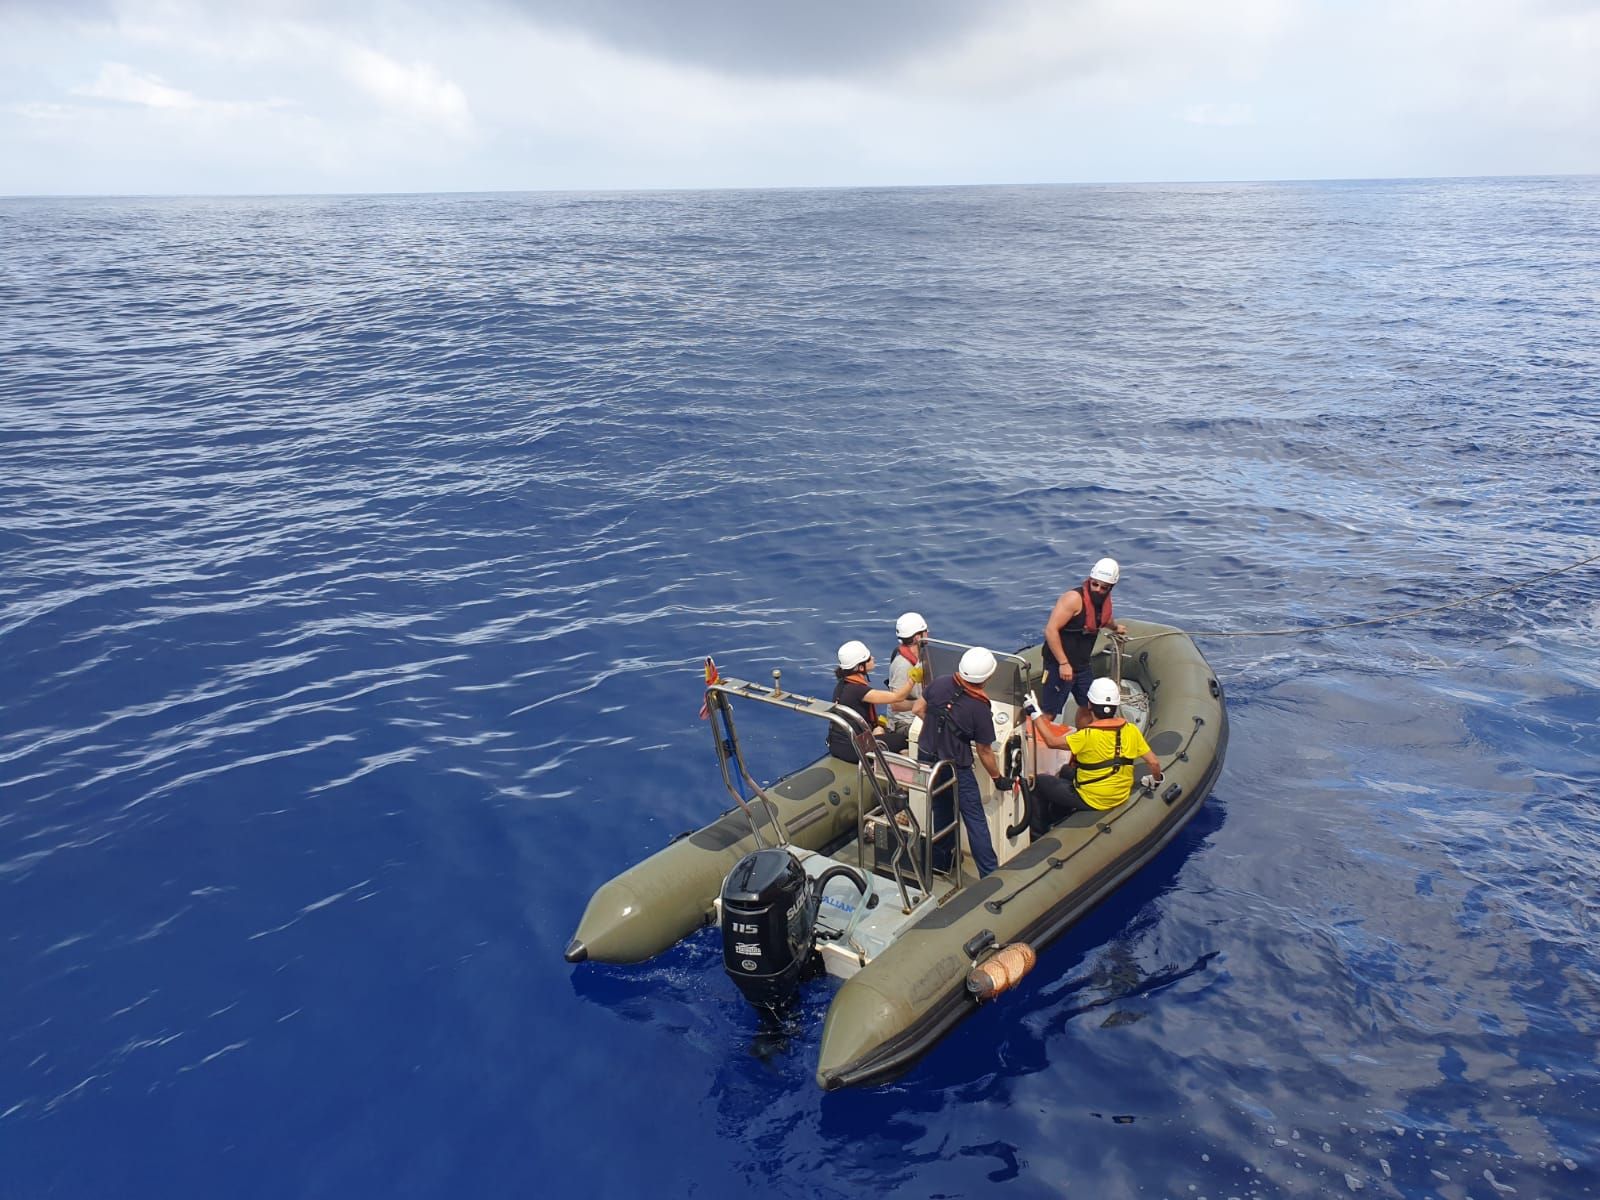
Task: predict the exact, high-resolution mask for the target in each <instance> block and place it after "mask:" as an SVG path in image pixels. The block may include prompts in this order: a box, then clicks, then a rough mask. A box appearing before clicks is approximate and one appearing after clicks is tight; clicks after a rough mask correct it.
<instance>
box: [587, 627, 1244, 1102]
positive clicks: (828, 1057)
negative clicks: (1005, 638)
mask: <svg viewBox="0 0 1600 1200" xmlns="http://www.w3.org/2000/svg"><path fill="white" fill-rule="evenodd" d="M1124 625H1125V626H1126V629H1127V633H1126V635H1125V636H1123V637H1120V638H1119V637H1112V636H1111V635H1109V634H1107V633H1102V634H1101V637H1100V641H1099V643H1098V644H1097V646H1096V652H1095V660H1094V668H1095V674H1096V675H1101V676H1109V677H1111V678H1114V679H1116V680H1117V681H1118V682H1119V684H1120V685H1121V690H1122V697H1123V709H1122V713H1123V716H1125V717H1126V718H1128V719H1129V720H1130V721H1132V722H1133V723H1134V724H1137V725H1138V726H1139V727H1140V728H1141V729H1142V730H1143V731H1144V734H1145V738H1146V740H1147V741H1148V742H1149V744H1150V747H1151V749H1152V750H1153V751H1154V752H1155V754H1156V756H1157V757H1158V759H1159V760H1160V762H1161V766H1162V777H1161V779H1160V781H1159V783H1157V782H1154V780H1153V777H1152V776H1151V774H1150V772H1149V769H1148V767H1147V766H1145V765H1144V764H1143V763H1140V764H1139V765H1138V766H1137V767H1136V773H1135V786H1134V790H1133V794H1132V795H1131V797H1130V798H1129V799H1128V800H1127V801H1126V802H1125V803H1123V804H1122V805H1120V806H1118V807H1117V808H1114V809H1110V810H1107V811H1097V812H1092V813H1091V812H1076V813H1073V814H1072V815H1071V816H1069V817H1067V818H1066V819H1064V820H1062V821H1059V822H1057V823H1055V824H1054V825H1052V826H1050V827H1049V828H1048V829H1047V831H1046V832H1045V833H1044V834H1043V835H1042V836H1034V835H1033V834H1032V833H1031V831H1030V821H1029V812H1028V806H1029V804H1030V802H1031V797H1030V794H1029V788H1028V786H1027V784H1026V783H1025V782H1024V783H1022V784H1020V785H1019V786H1017V787H1016V788H1014V789H1013V790H1012V791H1011V792H1008V793H1000V794H997V793H996V792H995V791H994V789H993V788H992V787H991V786H990V781H989V779H988V777H987V774H986V773H985V772H983V771H979V772H977V775H978V779H979V783H980V785H981V787H982V789H983V793H984V797H983V798H984V811H985V815H986V817H987V818H988V822H989V832H990V840H991V842H992V843H993V845H994V848H995V851H996V854H997V856H998V857H999V859H1000V868H999V869H998V870H997V871H994V872H993V873H991V874H990V875H988V876H987V877H984V878H982V879H980V878H978V877H977V874H976V872H975V870H974V869H973V866H972V859H971V857H970V855H969V854H968V853H967V851H966V846H965V833H964V830H963V829H962V825H961V821H960V819H959V817H957V818H956V819H954V820H952V821H950V822H949V823H948V824H947V825H946V826H944V827H943V828H934V827H933V825H934V823H933V822H932V820H931V819H930V818H931V814H932V813H933V811H934V805H933V804H931V803H930V797H931V796H937V794H938V793H939V792H940V791H941V789H946V788H950V789H953V788H954V772H953V768H952V767H951V765H950V764H949V763H947V762H940V763H936V764H932V765H929V764H923V763H920V762H918V761H917V759H916V754H915V747H916V743H915V736H916V733H917V729H916V728H915V726H914V727H913V729H912V730H911V733H912V738H913V741H912V746H911V749H910V751H909V752H908V753H907V754H905V755H896V754H890V753H887V752H886V751H884V750H883V749H882V747H881V743H879V742H878V741H877V740H876V739H874V738H873V736H872V733H871V731H870V730H868V729H867V728H866V727H865V724H864V722H861V721H860V720H858V719H857V718H856V717H855V715H854V714H853V713H851V712H849V711H848V710H844V709H840V708H836V707H835V706H834V705H832V704H831V703H829V702H827V701H825V700H819V699H816V698H813V697H808V696H803V695H799V694H796V693H793V692H786V691H785V690H784V689H783V687H782V683H781V679H778V678H777V677H776V676H774V683H773V684H771V685H766V684H757V683H751V682H746V681H743V680H738V679H731V678H724V677H722V676H721V675H720V674H719V673H718V672H717V671H716V669H715V667H714V666H713V665H712V664H711V662H710V660H709V659H708V660H707V672H706V674H707V680H706V708H705V715H706V716H707V717H708V718H709V719H710V721H711V725H712V731H713V735H714V738H713V740H714V744H715V749H716V754H717V759H718V762H719V764H720V766H721V770H722V776H723V781H724V784H725V785H726V787H727V789H728V791H729V792H730V793H731V795H732V798H733V800H734V804H733V806H732V807H731V808H729V809H728V810H727V811H726V812H724V813H723V814H722V815H721V816H720V817H719V818H718V819H716V820H714V821H712V822H711V823H710V824H708V825H706V826H705V827H704V828H702V829H700V830H698V831H696V832H695V833H692V834H689V835H687V836H685V837H682V838H680V839H679V840H676V841H674V842H673V843H672V844H670V845H668V846H666V847H665V848H663V849H662V850H660V851H658V852H657V853H656V854H654V855H652V856H651V857H649V858H647V859H645V860H644V861H643V862H641V863H638V864H637V865H635V866H632V867H629V868H628V869H627V870H625V871H623V872H622V873H621V874H620V875H618V876H616V877H615V878H614V879H612V880H610V881H609V882H607V883H605V884H602V885H601V887H600V888H599V890H597V891H596V892H595V893H594V895H593V897H592V898H591V899H590V901H589V904H588V907H587V908H586V909H585V911H584V914H583V917H582V919H581V920H580V921H579V923H578V928H577V931H576V932H575V934H574V936H573V938H572V940H571V942H570V943H569V944H568V946H567V949H566V957H567V960H568V961H569V962H573V963H581V962H585V961H588V962H603V963H632V962H640V961H643V960H645V959H647V958H650V957H652V956H653V955H656V954H659V953H661V952H662V951H664V950H666V949H668V948H669V947H671V946H672V945H674V944H675V943H677V942H678V941H679V940H681V939H682V938H685V937H688V936H689V935H691V934H693V933H694V932H695V931H697V930H699V929H701V928H704V927H705V926H707V925H718V926H720V927H721V931H722V947H723V965H724V968H725V969H726V971H727V973H728V975H729V976H730V977H731V979H732V981H733V982H734V983H735V984H736V985H737V986H738V987H739V989H740V990H741V991H742V992H743V993H744V995H745V996H746V997H747V998H748V999H749V1000H750V1001H751V1002H752V1003H753V1004H755V1005H758V1006H761V1007H765V1008H771V1009H775V1010H776V1009H780V1008H781V1007H783V1006H784V1005H785V1004H786V1003H787V1002H788V1000H789V999H790V998H791V997H792V996H793V994H794V992H795V990H796V989H797V988H799V987H801V986H806V981H807V980H808V979H810V978H812V977H814V976H817V975H820V974H822V973H824V972H825V973H826V974H827V975H829V976H831V977H833V978H834V979H837V980H838V981H839V985H838V991H837V993H836V995H835V996H834V999H833V1001H832V1003H831V1004H830V1006H829V1008H828V1014H827V1018H826V1021H825V1022H824V1025H823V1030H822V1038H821V1045H820V1048H819V1051H818V1058H817V1069H816V1079H817V1082H818V1083H819V1084H820V1085H821V1086H822V1087H824V1088H829V1089H832V1088H839V1087H845V1086H851V1085H860V1084H870V1083H874V1082H879V1081H882V1080H886V1079H890V1078H893V1077H894V1076H895V1075H897V1074H900V1073H902V1072H903V1071H905V1070H906V1069H907V1068H908V1067H909V1066H910V1065H911V1064H912V1063H913V1062H914V1061H915V1060H916V1059H917V1057H918V1056H920V1055H921V1054H923V1053H924V1052H925V1051H927V1050H928V1049H929V1048H930V1047H931V1046H933V1045H934V1043H935V1042H937V1041H938V1039H939V1038H940V1037H941V1036H943V1035H944V1034H945V1033H946V1032H948V1031H949V1030H950V1029H951V1028H952V1027H953V1026H954V1025H955V1024H956V1022H958V1021H960V1020H961V1019H962V1018H963V1017H965V1016H967V1015H968V1014H970V1013H972V1012H974V1011H976V1010H977V1009H978V1008H979V1007H980V1006H981V1005H983V1004H986V1003H990V1002H993V1001H994V1000H995V999H996V998H997V997H999V996H1001V995H1003V994H1004V993H1005V992H1006V991H1007V990H1008V989H1009V988H1010V987H1012V986H1013V985H1015V983H1016V982H1017V981H1018V980H1019V979H1020V978H1021V977H1022V976H1023V975H1024V974H1025V973H1026V972H1027V971H1028V970H1029V969H1030V968H1031V967H1032V966H1033V964H1034V962H1035V960H1036V952H1037V951H1038V950H1039V949H1042V948H1043V947H1044V946H1045V945H1047V944H1048V943H1049V942H1051V941H1052V940H1053V939H1055V938H1057V937H1059V936H1060V935H1061V933H1062V932H1063V931H1064V930H1065V929H1067V928H1068V927H1069V926H1070V925H1072V923H1073V922H1074V921H1076V920H1077V919H1078V918H1079V917H1081V916H1083V915H1084V914H1085V913H1086V912H1087V911H1088V910H1089V909H1090V908H1092V907H1093V906H1094V905H1095V904H1096V903H1098V902H1099V901H1100V900H1102V899H1104V898H1105V897H1106V896H1107V895H1109V894H1110V893H1111V892H1112V891H1113V890H1115V889H1116V888H1117V887H1118V886H1119V885H1121V884H1122V883H1123V882H1124V881H1125V880H1126V879H1128V878H1129V876H1131V875H1132V874H1133V873H1134V872H1136V871H1138V870H1139V868H1140V867H1142V866H1143V865H1144V864H1145V863H1147V862H1148V861H1149V860H1150V859H1151V858H1152V857H1154V856H1155V855H1156V854H1157V853H1158V852H1159V851H1160V850H1161V849H1162V847H1164V846H1165V845H1166V844H1167V843H1168V842H1170V841H1171V840H1172V839H1173V837H1175V836H1176V835H1177V833H1178V831H1179V830H1180V829H1182V828H1183V826H1184V825H1185V824H1186V823H1187V822H1188V821H1189V819H1190V818H1191V817H1193V816H1194V814H1195V813H1196V811H1198V809H1199V807H1200V805H1201V803H1202V802H1203V801H1204V800H1205V798H1206V795H1207V794H1208V793H1209V792H1210V790H1211V787H1212V784H1213V783H1214V782H1215V781H1216V778H1217V775H1218V773H1219V772H1220V771H1221V769H1222V759H1223V753H1224V751H1225V749H1226V747H1227V740H1228V720H1227V710H1226V707H1225V704H1224V697H1223V690H1222V687H1221V685H1220V684H1219V683H1218V681H1217V678H1216V676H1215V674H1214V673H1213V672H1212V671H1211V668H1210V666H1209V665H1208V664H1207V663H1206V661H1205V658H1204V657H1203V656H1202V655H1201V653H1200V651H1199V648H1198V647H1196V645H1195V644H1194V642H1193V640H1192V639H1190V638H1189V637H1188V635H1186V634H1184V633H1183V632H1182V631H1181V630H1178V629H1174V628H1171V627H1170V626H1165V625H1157V624H1153V623H1150V622H1145V621H1136V620H1128V621H1125V622H1124ZM967 648H968V647H966V646H963V645H960V644H957V643H950V642H933V643H930V644H929V647H928V650H927V656H928V658H927V669H928V671H929V672H930V674H929V678H933V677H936V676H938V675H942V674H948V673H950V672H952V671H954V670H955V665H956V663H957V661H958V660H959V658H960V656H961V654H962V653H963V652H964V651H965V650H966V649H967ZM996 658H997V659H998V661H999V667H998V669H997V671H996V673H995V675H994V676H993V677H992V678H991V679H990V680H989V681H988V683H987V684H986V685H985V692H986V693H987V695H988V697H989V699H990V703H991V707H992V710H993V717H994V725H995V731H996V735H997V737H998V741H997V742H996V744H995V750H996V753H997V754H999V755H1001V756H1002V758H1001V762H1002V763H1003V764H1004V770H1005V773H1006V774H1007V775H1011V776H1015V777H1017V778H1020V779H1022V780H1024V781H1026V780H1027V779H1029V778H1031V777H1032V776H1033V775H1034V774H1035V772H1036V770H1047V769H1049V768H1048V764H1047V760H1046V755H1047V753H1048V751H1047V750H1046V749H1045V748H1044V747H1043V746H1042V744H1040V745H1036V744H1035V741H1034V738H1033V737H1032V736H1031V734H1030V732H1029V726H1028V723H1027V721H1026V720H1025V717H1024V708H1025V705H1026V704H1027V703H1028V697H1029V696H1030V693H1033V692H1035V691H1036V689H1037V688H1038V687H1039V685H1040V683H1041V681H1042V669H1041V667H1040V648H1039V647H1038V646H1034V647H1030V648H1028V649H1025V650H1022V651H1019V652H1017V653H1016V654H1009V655H1004V654H1002V655H997V656H996ZM736 703H738V704H744V703H758V704H763V705H769V706H776V707H778V708H783V709H788V710H790V711H792V712H794V713H796V714H798V715H801V716H805V717H810V718H813V719H815V720H817V721H821V722H828V723H831V724H833V725H835V726H842V727H843V728H845V729H846V731H847V732H848V733H849V734H850V736H851V738H852V741H853V743H854V744H855V745H856V746H857V747H858V749H859V750H860V751H861V755H862V756H861V761H860V762H859V763H848V762H844V761H842V760H840V759H837V758H834V757H832V756H827V757H824V758H822V759H820V760H819V761H817V762H814V763H811V764H810V765H808V766H806V767H803V768H802V769H800V770H798V771H796V772H794V773H793V774H791V775H788V776H786V777H784V778H782V779H780V780H778V781H777V782H776V783H773V784H771V785H769V786H762V785H760V784H758V783H757V782H756V780H755V778H754V777H753V776H752V775H751V774H750V772H749V770H748V768H747V767H746V765H745V762H744V755H743V750H742V748H741V746H740V744H739V738H738V734H737V732H736V729H735V726H734V720H733V710H734V706H735V704H736ZM1067 716H1068V717H1069V718H1070V716H1071V713H1070V711H1069V712H1068V714H1067ZM949 843H953V849H954V853H953V854H952V853H950V852H949V851H950V849H951V848H952V847H951V846H950V845H949ZM938 850H945V851H946V853H943V854H939V853H936V851H938ZM941 860H942V861H944V862H946V863H948V866H947V867H946V868H945V869H942V870H941V869H939V867H938V865H937V864H938V863H939V862H940V861H941Z"/></svg>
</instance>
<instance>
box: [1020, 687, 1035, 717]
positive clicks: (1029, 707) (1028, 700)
mask: <svg viewBox="0 0 1600 1200" xmlns="http://www.w3.org/2000/svg"><path fill="white" fill-rule="evenodd" d="M1022 711H1023V712H1025V713H1027V714H1028V715H1029V716H1030V717H1037V716H1038V715H1039V701H1038V698H1037V697H1035V696H1034V694H1033V693H1032V692H1029V693H1028V694H1027V695H1026V696H1024V697H1023V698H1022Z"/></svg>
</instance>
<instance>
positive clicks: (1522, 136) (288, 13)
mask: <svg viewBox="0 0 1600 1200" xmlns="http://www.w3.org/2000/svg"><path fill="white" fill-rule="evenodd" d="M1597 81H1600V0H1499V2H1493V0H805V2H804V3H781V4H780V3H769V2H767V0H589V2H588V3H581V2H579V0H568V2H562V0H449V2H445V0H438V2H431V3H430V2H428V0H235V2H233V3H222V2H220V0H210V2H208V0H0V195H28V194H78V193H88V194H129V193H218V192H220V193H283V192H375V191H388V192H393V191H402V192H412V191H479V190H485V191H486V190H504V189H550V188H555V189H591V188H594V189H601V188H604V189H609V188H677V187H787V186H810V185H815V186H835V185H854V184H923V183H1050V182H1075V181H1132V180H1194V179H1302V178H1351V177H1359V178H1367V177H1378V176H1439V175H1507V174H1558V173H1584V174H1589V173H1600V82H1597Z"/></svg>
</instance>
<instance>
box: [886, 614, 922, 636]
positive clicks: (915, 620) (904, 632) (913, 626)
mask: <svg viewBox="0 0 1600 1200" xmlns="http://www.w3.org/2000/svg"><path fill="white" fill-rule="evenodd" d="M927 632H928V623H927V622H926V621H924V620H923V619H922V614H921V613H916V612H912V613H901V614H900V619H899V620H898V621H896V622H895V623H894V635H895V637H897V638H899V639H900V640H901V641H902V642H903V641H905V640H906V639H907V638H908V637H916V636H917V634H919V633H927Z"/></svg>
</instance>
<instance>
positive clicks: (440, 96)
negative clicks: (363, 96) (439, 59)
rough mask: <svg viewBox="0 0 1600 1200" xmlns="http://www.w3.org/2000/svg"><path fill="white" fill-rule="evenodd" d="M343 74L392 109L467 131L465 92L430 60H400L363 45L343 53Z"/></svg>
mask: <svg viewBox="0 0 1600 1200" xmlns="http://www.w3.org/2000/svg"><path fill="white" fill-rule="evenodd" d="M342 57H343V63H342V65H343V69H344V72H345V75H346V76H347V77H348V78H349V79H350V80H351V82H353V83H354V84H356V86H357V87H359V88H361V89H362V90H363V91H365V92H367V93H368V94H369V95H371V96H373V97H374V98H376V99H377V100H379V101H381V102H382V103H384V104H385V105H387V106H389V107H390V108H392V109H394V110H395V111H396V112H398V113H399V114H400V115H401V116H410V117H416V118H418V119H420V120H423V121H427V122H429V123H431V124H434V125H437V126H440V127H442V128H444V129H448V130H451V131H453V132H456V133H462V134H465V133H469V132H470V131H471V129H472V113H471V110H470V109H469V108H468V105H467V97H466V93H464V92H463V91H462V90H461V88H459V87H458V86H457V85H456V84H454V83H452V82H451V81H450V80H448V79H446V78H444V77H443V76H442V75H440V74H439V71H438V69H437V68H436V67H434V66H433V65H432V64H431V63H427V62H412V63H409V64H407V63H400V62H396V61H395V60H394V59H392V58H389V57H388V56H387V55H384V54H380V53H378V51H376V50H371V49H368V48H366V47H363V46H350V47H348V48H346V49H345V51H344V53H343V56H342Z"/></svg>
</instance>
